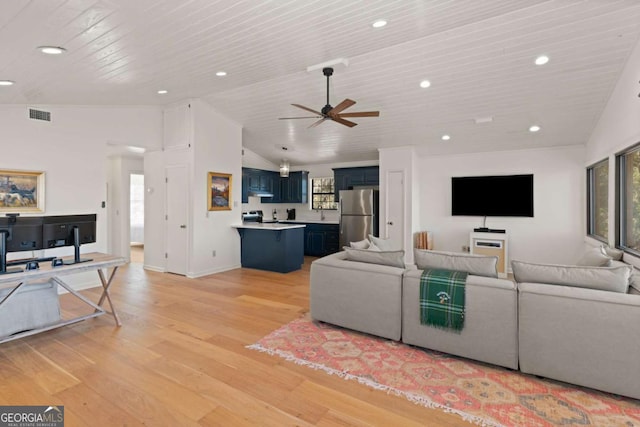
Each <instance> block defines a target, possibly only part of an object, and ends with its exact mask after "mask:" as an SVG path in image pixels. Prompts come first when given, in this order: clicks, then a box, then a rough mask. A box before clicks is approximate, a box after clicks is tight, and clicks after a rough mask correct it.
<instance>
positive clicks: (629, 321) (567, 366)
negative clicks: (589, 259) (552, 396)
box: [513, 262, 640, 399]
mask: <svg viewBox="0 0 640 427" xmlns="http://www.w3.org/2000/svg"><path fill="white" fill-rule="evenodd" d="M521 264H524V263H521ZM530 265H531V264H530ZM513 267H514V268H513V269H514V275H515V278H516V280H517V281H518V319H519V333H518V340H519V349H520V351H519V353H520V356H519V357H520V370H521V371H522V372H526V373H529V374H535V375H538V376H543V377H547V378H552V379H556V380H560V381H564V382H568V383H572V384H577V385H582V386H586V387H591V388H595V389H598V390H602V391H607V392H611V393H616V394H621V395H624V396H629V397H633V398H636V399H640V295H638V293H640V290H637V289H635V288H633V287H630V286H629V283H630V273H631V272H632V268H631V266H628V265H625V264H622V263H614V265H613V266H611V267H585V266H546V268H547V269H555V270H557V271H556V272H555V273H552V275H551V276H549V275H548V274H534V275H533V276H532V275H531V274H523V273H522V272H520V269H521V267H522V266H521V265H518V262H514V263H513ZM536 268H537V269H538V270H540V267H539V266H537V267H536ZM553 274H555V277H554V276H553ZM578 274H580V275H581V277H576V276H577V275H578ZM520 276H524V277H520ZM541 276H542V277H541ZM534 282H538V283H534ZM545 282H546V283H545ZM572 282H573V283H572ZM598 287H600V288H601V289H597V288H598ZM603 289H608V290H603Z"/></svg>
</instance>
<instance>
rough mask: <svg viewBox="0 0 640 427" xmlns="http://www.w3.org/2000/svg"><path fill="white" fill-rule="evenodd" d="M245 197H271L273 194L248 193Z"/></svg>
mask: <svg viewBox="0 0 640 427" xmlns="http://www.w3.org/2000/svg"><path fill="white" fill-rule="evenodd" d="M247 195H248V196H249V197H273V193H269V192H268V191H249V192H248V193H247Z"/></svg>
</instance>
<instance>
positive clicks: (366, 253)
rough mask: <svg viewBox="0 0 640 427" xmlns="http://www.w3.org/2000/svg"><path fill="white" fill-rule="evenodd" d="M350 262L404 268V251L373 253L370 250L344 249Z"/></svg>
mask: <svg viewBox="0 0 640 427" xmlns="http://www.w3.org/2000/svg"><path fill="white" fill-rule="evenodd" d="M344 250H345V252H346V253H347V256H346V259H347V260H349V261H358V262H366V263H369V264H381V265H389V266H391V267H398V268H404V251H402V250H400V251H372V250H368V249H353V248H347V247H345V248H344Z"/></svg>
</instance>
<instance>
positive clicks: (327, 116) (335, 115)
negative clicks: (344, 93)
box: [279, 67, 380, 128]
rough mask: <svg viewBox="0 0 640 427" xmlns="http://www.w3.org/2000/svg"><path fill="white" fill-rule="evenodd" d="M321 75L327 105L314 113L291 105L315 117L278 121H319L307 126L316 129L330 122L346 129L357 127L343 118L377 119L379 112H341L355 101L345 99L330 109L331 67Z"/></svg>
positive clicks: (324, 69) (300, 106) (325, 68)
mask: <svg viewBox="0 0 640 427" xmlns="http://www.w3.org/2000/svg"><path fill="white" fill-rule="evenodd" d="M322 74H324V75H325V77H326V78H327V104H326V105H325V106H324V107H322V109H321V110H320V111H316V110H313V109H311V108H309V107H305V106H304V105H300V104H291V105H293V106H294V107H298V108H301V109H303V110H305V111H308V112H310V113H313V114H315V116H305V117H281V118H280V119H279V120H291V119H312V118H315V119H320V120H318V121H316V122H314V123H312V124H311V126H309V127H310V128H312V127H316V126H318V125H319V124H320V123H322V122H324V121H326V120H332V121H334V122H336V123H340V124H341V125H345V126H348V127H350V128H351V127H354V126H356V125H357V123H355V122H352V121H350V120H346V119H345V117H378V116H380V112H379V111H358V112H351V113H343V112H342V111H344V110H346V109H347V108H349V107H351V106H352V105H354V104H355V103H356V101H353V100H351V99H348V98H347V99H345V100H344V101H342V102H341V103H339V104H338V105H336V106H335V107H332V106H331V104H329V79H330V77H331V76H332V75H333V68H332V67H324V68H322Z"/></svg>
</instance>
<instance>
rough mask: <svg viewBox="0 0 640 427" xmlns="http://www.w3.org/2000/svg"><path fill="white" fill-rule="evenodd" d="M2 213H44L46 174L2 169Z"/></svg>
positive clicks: (0, 208) (0, 197)
mask: <svg viewBox="0 0 640 427" xmlns="http://www.w3.org/2000/svg"><path fill="white" fill-rule="evenodd" d="M0 212H16V213H22V212H25V213H27V212H44V172H32V171H15V170H1V169H0Z"/></svg>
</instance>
